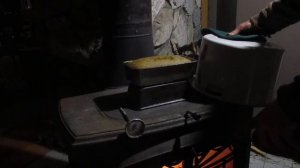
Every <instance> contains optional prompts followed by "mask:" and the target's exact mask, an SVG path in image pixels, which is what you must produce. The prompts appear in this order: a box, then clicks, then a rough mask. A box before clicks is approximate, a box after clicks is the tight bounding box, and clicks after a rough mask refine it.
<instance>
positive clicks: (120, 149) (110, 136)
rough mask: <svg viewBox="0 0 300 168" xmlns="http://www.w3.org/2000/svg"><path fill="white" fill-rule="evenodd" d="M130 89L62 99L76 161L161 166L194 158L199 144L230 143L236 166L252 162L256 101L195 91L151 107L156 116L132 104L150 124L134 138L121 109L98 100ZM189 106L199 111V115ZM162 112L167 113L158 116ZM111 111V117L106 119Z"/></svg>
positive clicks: (68, 141)
mask: <svg viewBox="0 0 300 168" xmlns="http://www.w3.org/2000/svg"><path fill="white" fill-rule="evenodd" d="M127 89H128V88H127V87H122V88H117V89H109V90H105V91H101V92H96V93H91V94H86V95H81V96H76V97H70V98H65V99H62V100H61V101H60V116H61V120H62V123H63V126H64V130H66V134H65V135H66V138H65V140H66V144H68V147H69V150H68V154H69V161H70V165H71V166H72V167H75V168H76V167H89V168H93V167H109V168H114V167H120V168H122V167H152V168H153V167H161V166H160V165H162V164H167V163H169V162H170V163H171V162H173V161H180V160H186V161H187V160H191V158H192V155H191V153H192V152H193V151H194V150H197V151H205V150H208V149H211V148H214V147H217V146H230V145H232V146H233V147H234V151H233V155H234V167H236V168H247V167H249V157H250V122H251V118H252V112H253V108H252V107H249V106H240V105H233V104H228V103H224V102H219V101H214V100H209V99H208V98H205V97H202V98H201V95H195V97H196V99H190V100H183V101H179V102H176V103H172V104H168V105H164V106H160V107H155V108H154V109H148V112H147V113H148V115H149V114H153V118H156V120H158V121H156V122H154V121H153V119H151V117H148V118H147V117H144V116H143V115H142V114H143V113H144V112H145V111H144V110H141V111H134V110H133V111H131V112H130V108H128V109H129V110H128V109H127V110H128V111H129V114H130V115H137V116H138V117H140V118H142V119H145V124H146V130H145V133H144V135H143V136H142V137H140V138H137V139H132V138H129V137H127V136H126V134H125V130H124V129H123V127H124V126H125V124H126V122H125V121H124V120H123V119H122V118H119V116H118V115H117V117H114V115H112V116H110V115H107V114H113V113H116V112H115V111H114V110H112V109H109V110H107V111H106V112H105V111H104V112H103V110H101V107H100V105H99V102H97V100H98V99H99V98H101V97H106V96H111V95H116V94H124V93H126V92H127ZM192 92H193V91H192ZM193 93H194V92H193ZM203 100H204V101H203ZM115 103H116V102H115ZM180 103H181V104H180ZM117 105H118V104H117ZM113 106H116V104H113V105H111V107H113ZM181 106H182V108H181ZM125 109H126V108H125ZM195 109H197V110H195ZM149 110H150V111H149ZM151 110H154V111H156V112H153V113H151ZM176 110H177V111H176ZM187 111H189V112H190V113H192V114H196V115H198V116H200V117H199V118H198V119H195V118H193V117H192V115H188V113H187ZM160 112H165V113H167V114H166V115H165V117H158V118H157V115H158V114H159V113H160ZM145 113H146V112H145ZM116 114H117V113H116ZM115 116H116V115H115ZM120 116H121V115H120ZM155 116H156V117H155ZM158 116H159V115H158ZM107 117H108V118H109V119H110V120H105V118H106V119H107ZM168 117H169V118H168ZM172 117H173V118H172ZM112 118H113V119H112ZM105 122H108V123H106V126H105V125H103V123H105ZM111 123H114V126H112V125H111ZM110 129H111V130H110ZM186 167H188V166H186Z"/></svg>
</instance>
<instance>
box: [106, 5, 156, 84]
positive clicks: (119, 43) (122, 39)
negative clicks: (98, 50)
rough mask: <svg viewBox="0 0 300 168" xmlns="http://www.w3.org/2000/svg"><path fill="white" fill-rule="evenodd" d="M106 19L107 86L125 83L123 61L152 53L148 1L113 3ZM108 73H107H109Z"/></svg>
mask: <svg viewBox="0 0 300 168" xmlns="http://www.w3.org/2000/svg"><path fill="white" fill-rule="evenodd" d="M107 3H111V4H109V5H113V11H111V12H110V13H113V14H112V15H113V16H112V17H111V16H110V18H111V19H106V22H107V23H108V25H107V26H106V28H107V29H106V32H108V33H107V35H106V38H104V46H103V47H104V57H105V58H106V61H105V65H104V66H106V69H107V70H108V71H107V77H108V85H109V86H122V85H126V84H127V80H126V77H125V68H124V65H123V62H124V61H126V60H131V59H136V58H141V57H145V56H150V55H153V54H154V46H153V37H152V19H151V0H143V1H141V0H115V1H114V2H107ZM109 72H110V73H109Z"/></svg>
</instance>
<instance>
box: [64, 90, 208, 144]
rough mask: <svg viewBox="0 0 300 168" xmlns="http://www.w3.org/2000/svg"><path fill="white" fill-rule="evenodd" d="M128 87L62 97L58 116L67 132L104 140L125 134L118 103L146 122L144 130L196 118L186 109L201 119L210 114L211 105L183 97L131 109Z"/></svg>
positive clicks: (183, 122) (169, 127)
mask: <svg viewBox="0 0 300 168" xmlns="http://www.w3.org/2000/svg"><path fill="white" fill-rule="evenodd" d="M127 100H128V94H127V87H123V88H118V89H110V90H105V91H102V92H98V93H92V94H87V95H82V96H78V97H71V98H65V99H62V100H61V118H62V121H63V123H64V125H65V127H66V128H67V129H68V131H69V133H70V134H71V135H72V136H73V137H74V138H75V139H77V140H80V139H81V140H84V139H88V138H91V137H97V139H101V140H103V141H104V140H107V139H116V138H117V136H118V135H120V134H125V125H126V121H125V120H124V118H123V116H122V114H121V112H120V107H122V108H123V109H124V110H125V111H126V113H127V114H128V117H129V118H139V119H141V120H143V121H144V123H145V132H144V134H151V133H153V132H159V131H163V130H168V129H173V128H176V127H180V126H183V125H186V124H190V123H194V122H197V120H198V119H197V120H196V119H193V118H192V117H189V116H188V115H187V114H188V113H193V114H197V115H199V116H200V117H199V120H204V119H205V118H207V117H209V116H210V115H211V113H210V112H211V111H212V106H210V105H205V104H201V103H199V102H193V101H189V100H182V101H179V102H175V103H171V104H167V105H162V106H158V107H154V108H149V109H145V110H134V109H132V108H130V107H129V105H128V101H127Z"/></svg>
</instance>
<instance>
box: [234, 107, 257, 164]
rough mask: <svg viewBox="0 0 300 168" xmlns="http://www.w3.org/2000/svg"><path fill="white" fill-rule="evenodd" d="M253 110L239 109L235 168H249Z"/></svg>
mask: <svg viewBox="0 0 300 168" xmlns="http://www.w3.org/2000/svg"><path fill="white" fill-rule="evenodd" d="M252 114H253V108H250V107H238V108H237V111H235V114H234V116H235V118H234V120H235V124H234V131H235V132H234V140H233V147H234V151H233V152H234V153H233V154H234V168H249V160H250V147H251V121H252Z"/></svg>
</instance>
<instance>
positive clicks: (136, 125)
mask: <svg viewBox="0 0 300 168" xmlns="http://www.w3.org/2000/svg"><path fill="white" fill-rule="evenodd" d="M125 131H126V134H127V136H128V137H130V138H138V137H140V136H142V135H143V133H144V131H145V123H144V122H143V121H142V120H140V119H133V120H131V121H129V122H128V123H127V124H126V128H125Z"/></svg>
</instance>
